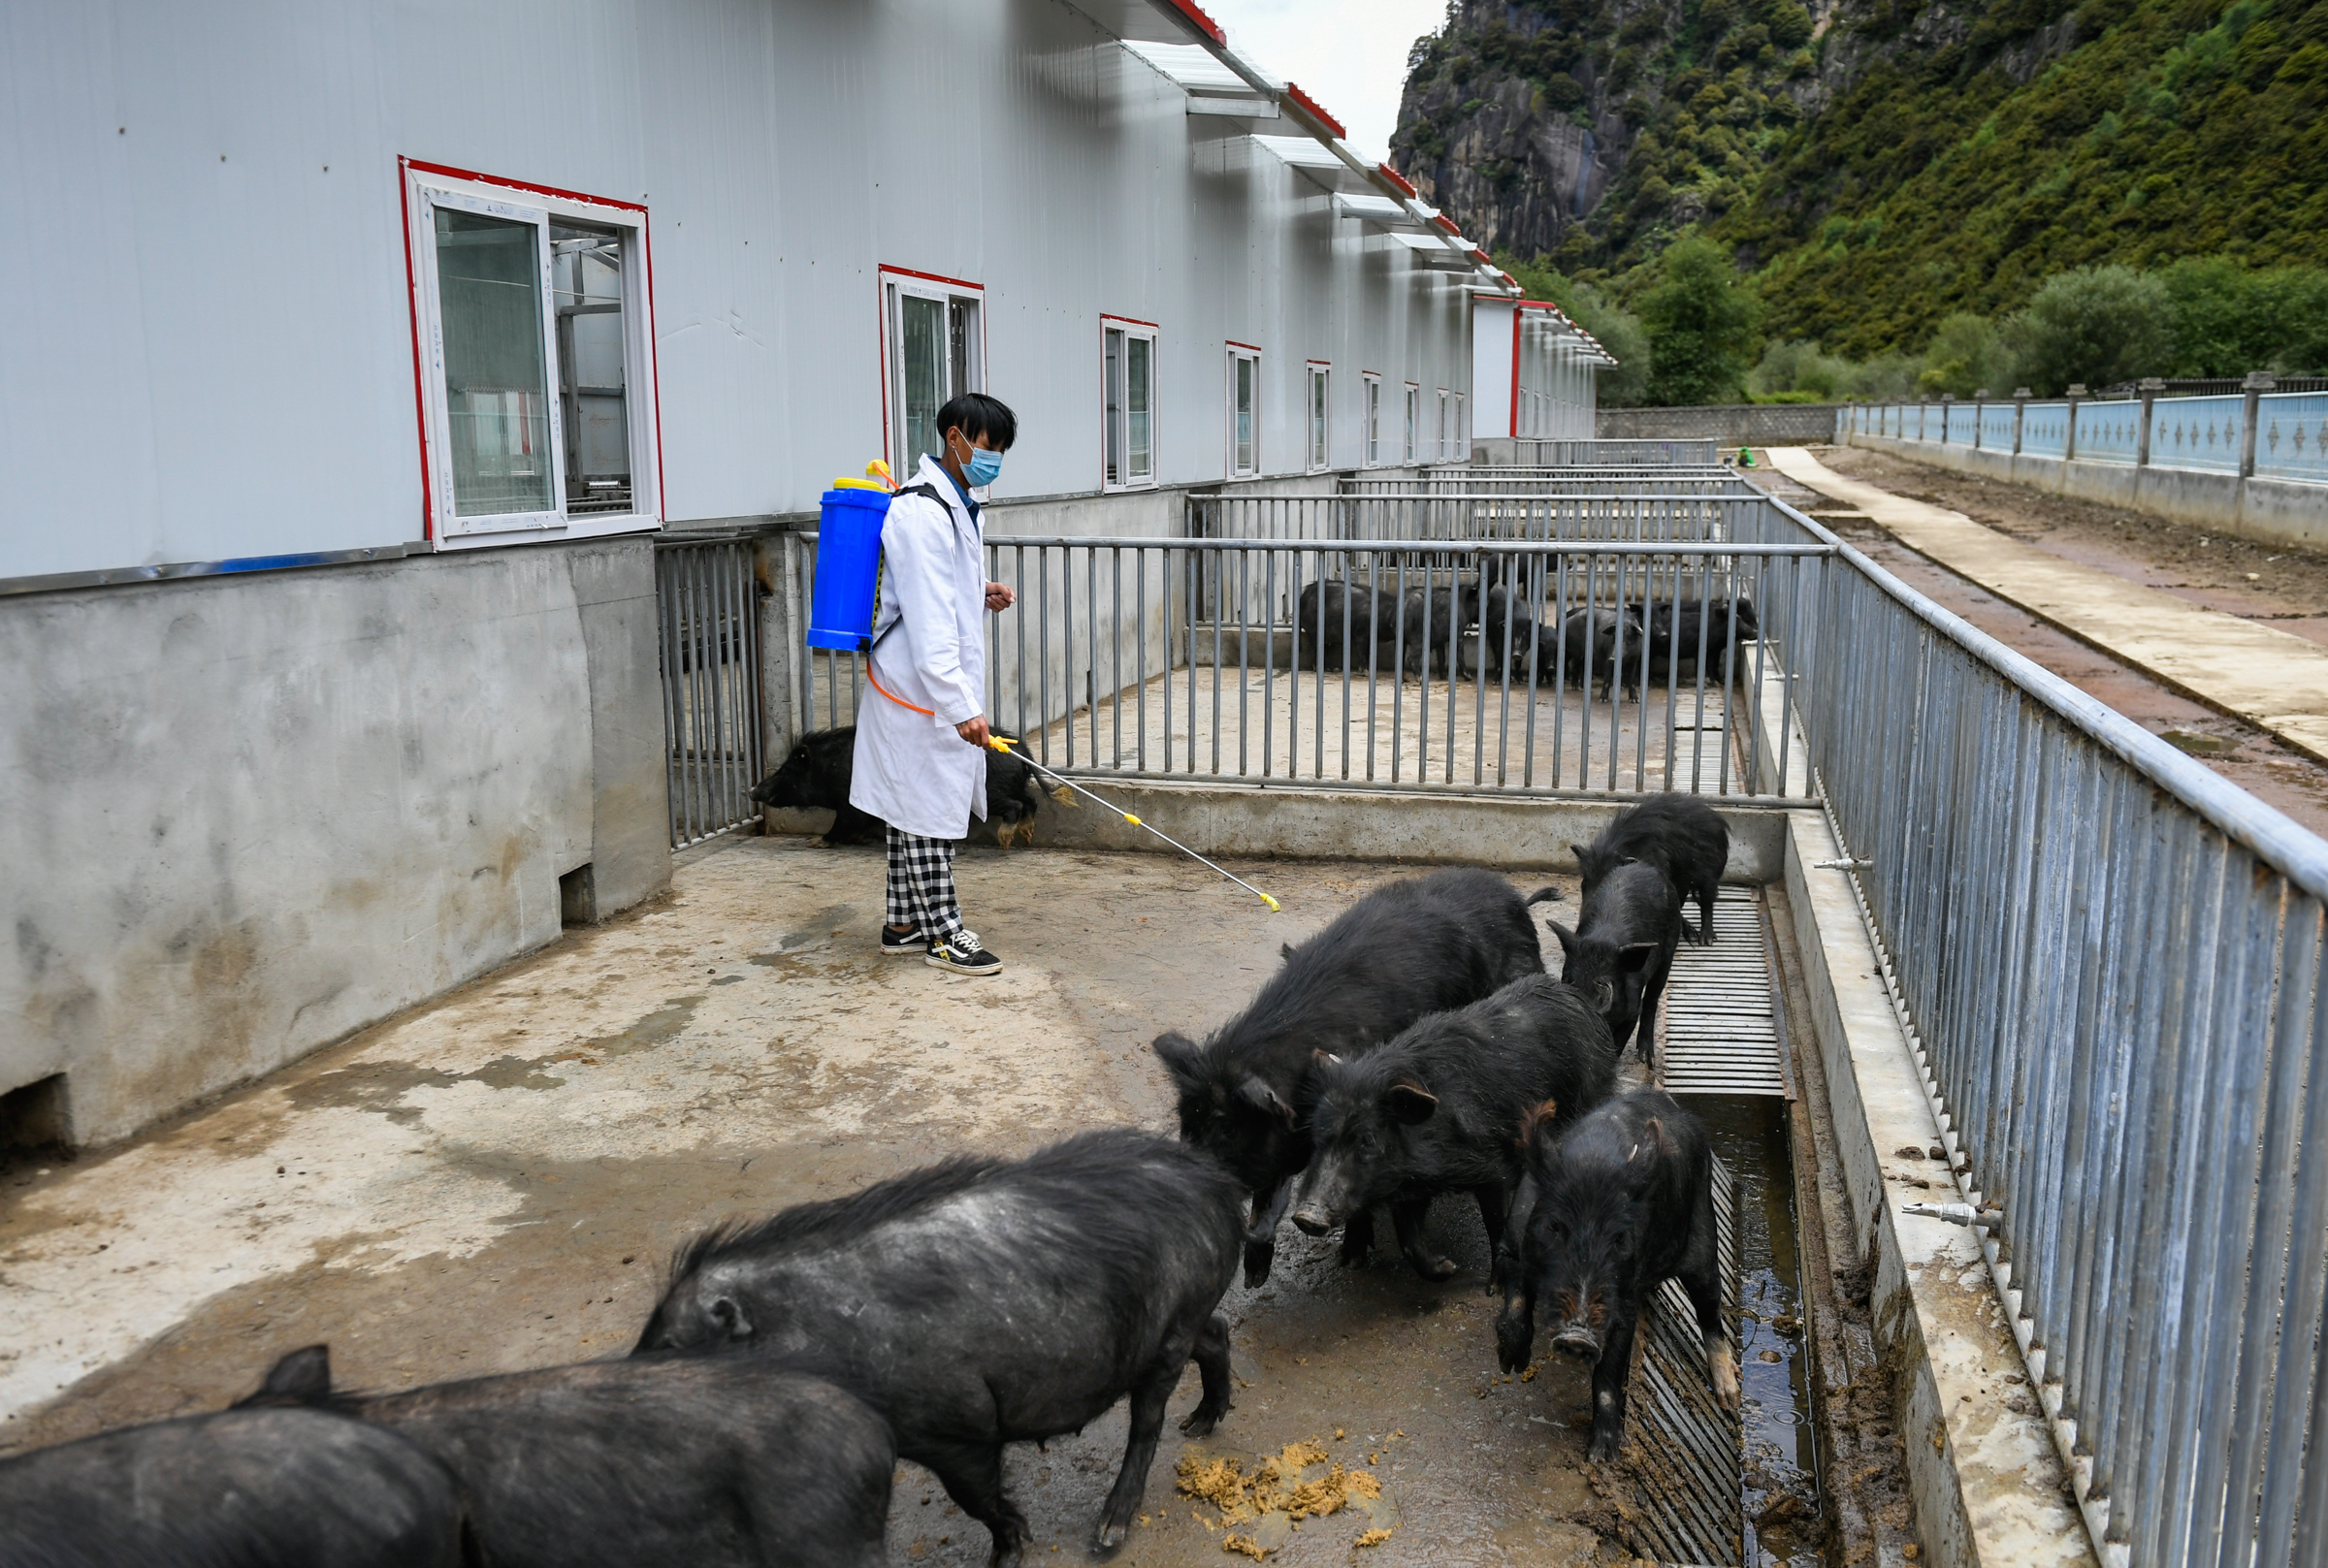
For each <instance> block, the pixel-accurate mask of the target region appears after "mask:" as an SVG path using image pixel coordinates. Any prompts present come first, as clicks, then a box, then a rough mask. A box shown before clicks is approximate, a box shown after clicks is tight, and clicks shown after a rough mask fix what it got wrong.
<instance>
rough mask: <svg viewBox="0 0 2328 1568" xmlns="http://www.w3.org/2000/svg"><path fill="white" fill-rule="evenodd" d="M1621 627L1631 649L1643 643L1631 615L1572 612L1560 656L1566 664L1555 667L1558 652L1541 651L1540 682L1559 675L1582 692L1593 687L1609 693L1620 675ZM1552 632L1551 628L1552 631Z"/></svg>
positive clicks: (1563, 630) (1545, 648)
mask: <svg viewBox="0 0 2328 1568" xmlns="http://www.w3.org/2000/svg"><path fill="white" fill-rule="evenodd" d="M1620 627H1621V628H1622V629H1623V632H1624V641H1625V644H1626V647H1627V649H1628V650H1629V651H1630V650H1631V648H1632V647H1633V645H1634V644H1636V643H1637V642H1638V641H1639V640H1640V635H1641V625H1640V622H1639V620H1638V619H1637V618H1636V617H1634V616H1633V615H1632V614H1631V613H1630V612H1627V613H1624V614H1619V613H1618V612H1617V611H1615V610H1571V611H1569V612H1568V619H1567V620H1566V621H1563V622H1562V623H1561V627H1560V640H1561V643H1562V648H1561V650H1560V654H1559V656H1560V657H1561V658H1562V659H1563V660H1564V661H1565V662H1563V663H1561V664H1559V665H1555V664H1554V663H1553V662H1552V660H1553V657H1554V650H1553V649H1552V648H1551V647H1550V646H1549V645H1548V644H1545V645H1542V646H1540V647H1539V651H1538V652H1537V654H1536V668H1537V670H1538V672H1539V673H1538V675H1537V679H1538V680H1542V679H1544V676H1543V675H1542V674H1541V673H1540V672H1543V671H1548V670H1549V671H1555V672H1556V673H1557V674H1558V675H1559V676H1560V678H1561V679H1562V680H1564V681H1566V682H1567V683H1568V684H1569V685H1571V686H1574V687H1577V688H1583V687H1585V686H1586V684H1587V683H1588V682H1589V683H1590V684H1591V685H1593V686H1596V687H1598V688H1601V690H1602V691H1603V692H1605V691H1606V690H1607V689H1608V688H1609V685H1610V683H1611V682H1613V681H1614V680H1615V679H1616V673H1617V641H1618V635H1617V634H1618V631H1619V629H1620ZM1548 629H1549V628H1547V630H1548Z"/></svg>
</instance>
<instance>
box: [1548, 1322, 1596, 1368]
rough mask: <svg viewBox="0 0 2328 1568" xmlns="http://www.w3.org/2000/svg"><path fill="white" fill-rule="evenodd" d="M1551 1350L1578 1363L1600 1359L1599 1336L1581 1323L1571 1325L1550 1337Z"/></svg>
mask: <svg viewBox="0 0 2328 1568" xmlns="http://www.w3.org/2000/svg"><path fill="white" fill-rule="evenodd" d="M1552 1348H1553V1349H1554V1350H1556V1351H1558V1352H1560V1354H1562V1355H1563V1356H1573V1357H1575V1358H1576V1360H1580V1361H1597V1360H1600V1359H1601V1336H1600V1335H1599V1334H1597V1333H1595V1332H1593V1331H1592V1329H1590V1328H1586V1327H1585V1326H1584V1325H1583V1324H1581V1323H1571V1324H1569V1325H1568V1326H1567V1327H1566V1328H1562V1329H1561V1330H1560V1332H1558V1333H1556V1334H1554V1335H1553V1336H1552Z"/></svg>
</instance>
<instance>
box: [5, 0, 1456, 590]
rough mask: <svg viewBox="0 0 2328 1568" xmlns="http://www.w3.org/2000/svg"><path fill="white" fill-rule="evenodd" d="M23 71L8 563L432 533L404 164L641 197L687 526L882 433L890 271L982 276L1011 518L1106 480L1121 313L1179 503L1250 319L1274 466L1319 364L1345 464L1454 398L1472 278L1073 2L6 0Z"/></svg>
mask: <svg viewBox="0 0 2328 1568" xmlns="http://www.w3.org/2000/svg"><path fill="white" fill-rule="evenodd" d="M0 61H4V62H5V68H4V69H0V125H4V126H5V128H6V129H5V134H0V200H5V202H6V204H7V206H8V208H9V209H10V211H11V212H12V214H13V216H14V221H12V222H11V223H10V224H9V225H8V228H7V237H6V239H5V240H0V246H4V247H5V256H6V266H7V272H8V275H9V280H10V281H9V286H8V288H7V289H6V290H4V291H0V343H4V344H5V345H6V352H5V355H4V356H0V453H4V454H5V461H6V464H7V471H8V474H9V483H8V484H7V485H6V486H5V487H0V579H5V578H16V577H26V576H38V575H45V574H49V573H59V572H80V571H90V570H99V569H108V568H118V567H126V566H137V565H154V564H164V563H174V562H186V561H206V560H229V559H239V558H245V557H253V556H270V555H278V554H299V553H307V552H315V551H333V550H346V549H355V548H363V547H369V546H378V545H385V544H394V543H403V542H409V541H416V540H418V539H419V538H420V537H421V536H422V528H421V483H420V457H419V434H418V428H417V423H416V417H415V412H414V389H413V346H412V336H411V328H410V322H409V315H408V309H407V297H406V283H405V267H404V234H403V227H402V217H401V214H400V207H399V178H398V169H397V158H398V155H399V154H404V155H407V156H410V157H412V158H415V159H418V160H422V161H425V162H431V163H438V164H447V165H452V166H455V167H459V168H463V169H469V170H475V171H479V172H482V173H486V174H490V175H496V176H504V177H509V178H515V179H521V180H526V181H531V182H534V183H538V184H543V185H550V186H555V187H560V188H564V189H567V190H573V191H577V192H580V193H583V194H586V195H594V196H603V197H611V198H616V199H621V200H626V201H633V202H644V203H645V204H646V206H647V208H648V211H649V223H650V233H651V241H652V247H653V261H654V285H655V289H654V292H655V305H656V328H657V335H658V352H659V370H660V376H661V387H662V396H661V410H660V416H661V427H662V433H663V471H664V479H665V483H666V486H667V497H666V518H667V520H668V521H671V522H684V521H690V520H703V519H716V518H728V517H746V516H754V515H762V514H767V513H772V512H785V511H797V510H804V509H807V508H809V507H812V506H814V504H815V501H816V496H817V494H818V492H819V491H820V490H822V489H823V488H824V485H825V484H826V483H827V482H828V481H829V480H830V478H831V477H832V476H833V475H834V474H836V473H840V472H851V471H855V470H856V469H857V467H858V466H859V465H861V464H863V463H864V462H865V461H866V460H867V459H869V458H872V457H874V456H876V455H878V454H879V452H880V451H881V446H882V419H881V410H882V400H883V389H882V386H881V383H880V356H879V352H878V341H879V340H878V333H879V309H878V286H877V282H876V269H877V268H878V267H879V266H881V265H883V264H888V265H892V266H900V267H908V268H913V269H916V270H919V271H922V272H936V273H942V274H945V275H947V276H950V277H956V278H962V279H966V280H969V281H973V282H978V283H983V284H984V285H986V289H987V294H986V308H987V312H988V319H987V329H986V347H987V353H988V365H989V373H988V386H989V389H990V390H991V391H993V392H994V393H996V394H997V395H998V396H1000V397H1002V398H1003V399H1005V400H1007V401H1009V402H1010V403H1012V404H1013V405H1014V406H1015V407H1016V408H1017V409H1018V413H1019V415H1020V417H1021V420H1022V424H1021V432H1022V433H1021V436H1020V441H1019V445H1018V449H1017V450H1016V451H1014V452H1013V454H1012V456H1011V460H1010V464H1009V466H1008V468H1007V469H1006V472H1005V477H1004V480H1003V482H1002V484H1001V486H1000V487H998V492H997V494H998V496H1001V497H1003V498H1008V497H1010V496H1035V495H1056V494H1061V493H1070V492H1078V491H1091V490H1095V489H1096V488H1097V487H1098V483H1099V464H1100V440H1101V423H1100V422H1101V393H1100V376H1101V361H1100V340H1099V334H1100V326H1099V318H1100V316H1101V314H1102V313H1103V312H1106V313H1110V314H1116V315H1122V316H1130V317H1135V318H1139V319H1143V320H1148V321H1154V322H1156V323H1158V324H1160V326H1161V328H1162V337H1161V342H1160V347H1159V387H1158V396H1159V412H1158V421H1157V439H1158V442H1159V478H1160V480H1161V481H1162V482H1163V483H1165V484H1168V485H1169V484H1175V483H1187V482H1199V481H1205V480H1212V479H1217V478H1219V477H1221V476H1222V472H1223V457H1224V441H1225V409H1224V403H1225V398H1226V390H1225V389H1226V376H1225V370H1224V355H1225V350H1224V341H1225V340H1226V339H1230V338H1236V339H1240V340H1243V341H1245V342H1250V343H1255V344H1258V345H1260V346H1261V347H1262V348H1263V350H1264V351H1265V355H1266V358H1265V360H1264V376H1265V380H1264V398H1263V404H1262V411H1263V423H1264V430H1263V442H1262V456H1263V464H1264V469H1265V471H1266V472H1268V473H1273V474H1281V473H1288V472H1294V471H1298V470H1299V469H1300V468H1301V467H1302V465H1303V462H1302V460H1303V457H1304V455H1305V454H1304V452H1303V449H1302V442H1301V439H1300V432H1299V428H1298V426H1297V423H1296V421H1297V419H1298V417H1299V409H1300V401H1301V396H1302V374H1303V367H1304V362H1305V361H1307V360H1310V359H1321V360H1329V361H1331V362H1332V363H1333V365H1334V380H1333V391H1334V397H1335V402H1336V409H1335V421H1334V437H1333V444H1334V462H1335V464H1337V465H1341V466H1355V465H1357V464H1358V462H1359V440H1360V431H1359V407H1360V401H1359V400H1360V397H1361V392H1360V372H1361V371H1365V370H1373V371H1378V372H1380V373H1381V374H1382V375H1383V377H1384V379H1385V382H1386V383H1387V385H1386V389H1385V390H1386V396H1385V399H1384V402H1385V409H1384V415H1385V423H1386V424H1391V423H1393V420H1394V416H1395V413H1396V410H1397V408H1398V406H1399V404H1398V392H1397V388H1398V386H1399V384H1400V383H1402V382H1405V381H1408V380H1412V381H1416V382H1419V383H1420V384H1421V385H1422V386H1423V388H1424V389H1425V392H1424V399H1425V404H1426V409H1427V410H1428V409H1429V407H1430V406H1431V404H1432V402H1433V394H1434V390H1435V389H1437V388H1439V387H1447V388H1450V389H1464V388H1469V387H1470V386H1471V367H1470V343H1469V336H1470V333H1469V323H1470V314H1469V300H1468V296H1467V295H1466V293H1465V292H1464V291H1465V288H1466V285H1467V283H1468V281H1469V279H1467V278H1466V277H1464V276H1462V275H1447V274H1433V273H1426V272H1421V271H1420V270H1419V269H1416V268H1414V267H1413V266H1412V265H1411V264H1410V263H1409V262H1408V261H1407V255H1406V253H1405V251H1404V250H1403V248H1402V247H1400V246H1399V245H1398V244H1397V243H1396V242H1395V241H1394V240H1391V239H1390V237H1388V236H1386V235H1383V234H1380V233H1378V232H1375V231H1373V230H1370V229H1368V228H1367V227H1365V226H1364V225H1362V224H1361V223H1359V222H1357V221H1356V220H1353V219H1337V218H1335V217H1334V216H1333V215H1332V211H1331V199H1330V198H1329V197H1328V195H1327V194H1326V192H1325V191H1323V190H1322V189H1320V188H1318V187H1317V186H1315V185H1314V184H1312V183H1310V181H1309V180H1308V179H1307V178H1305V177H1304V176H1300V175H1298V174H1296V173H1294V172H1293V171H1292V170H1290V169H1288V168H1286V167H1285V166H1284V165H1283V164H1281V163H1280V162H1278V161H1277V159H1275V158H1274V157H1272V156H1271V155H1270V154H1268V153H1267V152H1266V151H1263V150H1261V149H1260V148H1258V147H1256V146H1255V145H1254V144H1252V143H1251V142H1250V141H1249V140H1247V139H1246V138H1245V135H1244V131H1243V128H1242V126H1241V125H1240V124H1239V123H1238V122H1234V121H1228V120H1222V119H1216V118H1191V117H1190V116H1188V115H1187V114H1186V112H1185V110H1184V100H1183V97H1182V94H1181V92H1180V89H1179V88H1178V87H1176V86H1175V85H1173V84H1172V83H1171V82H1169V81H1167V80H1164V79H1163V78H1161V77H1160V76H1158V75H1156V74H1155V73H1154V72H1153V71H1151V70H1150V69H1149V68H1148V66H1147V65H1145V64H1143V63H1142V62H1141V61H1140V60H1139V59H1138V58H1137V57H1135V56H1133V55H1131V54H1129V53H1128V52H1127V51H1125V50H1124V49H1123V48H1121V47H1120V46H1119V45H1117V44H1116V43H1115V42H1114V41H1113V40H1112V39H1110V38H1109V37H1108V36H1107V35H1106V34H1104V33H1103V32H1102V31H1101V30H1100V29H1099V28H1098V26H1097V25H1096V24H1095V23H1093V22H1092V21H1091V20H1090V19H1089V18H1087V17H1086V16H1084V15H1083V13H1081V12H1079V11H1076V10H1074V9H1072V8H1071V7H1069V6H1067V5H1065V4H1062V3H1059V0H959V3H953V0H892V3H887V4H874V3H861V4H859V3H852V4H839V3H822V0H670V3H662V4H657V3H650V0H555V3H552V0H486V3H465V4H458V5H456V4H449V3H442V0H422V3H410V4H394V5H392V4H389V3H387V0H230V3H221V4H217V5H206V6H186V5H176V4H167V3H163V0H113V3H108V0H15V3H12V4H10V5H8V6H5V7H0ZM1264 63H1267V62H1264ZM1263 129H1265V130H1269V131H1274V132H1276V133H1277V134H1288V133H1290V132H1291V131H1292V129H1293V127H1292V126H1291V124H1290V122H1288V121H1283V120H1279V121H1276V122H1268V123H1266V124H1265V125H1264V126H1263ZM1393 445H1394V443H1393V439H1392V432H1390V431H1386V432H1385V449H1386V451H1388V450H1390V449H1391V448H1392V446H1393Z"/></svg>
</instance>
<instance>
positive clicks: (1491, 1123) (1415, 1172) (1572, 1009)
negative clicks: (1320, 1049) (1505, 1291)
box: [1293, 975, 1616, 1279]
mask: <svg viewBox="0 0 2328 1568" xmlns="http://www.w3.org/2000/svg"><path fill="white" fill-rule="evenodd" d="M1615 1060H1616V1051H1615V1049H1614V1048H1613V1047H1612V1046H1611V1045H1610V1043H1609V1039H1608V1026H1607V1025H1606V1024H1604V1023H1602V1022H1601V1015H1600V1014H1599V1013H1597V1012H1595V1011H1594V1010H1593V1009H1592V1008H1590V1007H1589V1006H1587V1005H1586V1003H1585V1001H1584V999H1583V998H1582V997H1581V996H1579V995H1578V994H1577V993H1576V992H1575V991H1574V990H1572V989H1570V988H1569V987H1568V986H1565V985H1562V984H1561V983H1559V982H1558V981H1557V980H1554V979H1551V978H1549V977H1548V976H1542V975H1531V976H1528V977H1527V978H1526V979H1520V980H1514V981H1513V982H1512V983H1511V984H1509V985H1507V986H1505V987H1504V989H1503V990H1501V991H1498V992H1497V993H1496V994H1495V995H1494V996H1491V997H1489V998H1488V999H1487V1000H1486V1001H1484V1002H1474V1003H1472V1004H1471V1006H1470V1007H1468V1008H1456V1009H1454V1010H1453V1011H1450V1012H1435V1013H1432V1014H1431V1015H1430V1016H1429V1017H1427V1018H1424V1019H1422V1020H1421V1021H1419V1022H1417V1023H1415V1024H1414V1025H1412V1026H1411V1027H1409V1028H1408V1029H1407V1030H1406V1031H1405V1032H1404V1033H1402V1034H1401V1035H1400V1036H1399V1038H1398V1039H1396V1040H1391V1041H1390V1042H1389V1043H1388V1044H1385V1045H1382V1046H1378V1047H1377V1048H1375V1049H1374V1050H1372V1051H1369V1052H1368V1053H1367V1054H1366V1055H1364V1056H1362V1057H1360V1058H1358V1059H1357V1060H1356V1061H1354V1062H1329V1063H1327V1064H1326V1067H1325V1072H1324V1078H1325V1083H1324V1088H1323V1090H1322V1092H1321V1093H1320V1094H1319V1096H1318V1100H1317V1105H1316V1108H1315V1109H1314V1110H1312V1111H1311V1112H1310V1140H1311V1142H1312V1143H1313V1144H1314V1145H1315V1146H1316V1151H1317V1152H1316V1153H1315V1154H1313V1155H1312V1156H1311V1157H1310V1168H1308V1169H1307V1170H1305V1171H1303V1172H1302V1185H1301V1195H1300V1197H1299V1198H1298V1199H1297V1200H1296V1201H1295V1204H1294V1210H1293V1223H1294V1224H1296V1225H1298V1226H1300V1227H1301V1228H1302V1229H1303V1230H1304V1231H1307V1232H1310V1234H1311V1235H1324V1234H1325V1233H1326V1232H1328V1231H1330V1230H1332V1229H1333V1228H1334V1227H1336V1226H1338V1225H1342V1224H1345V1223H1346V1222H1348V1221H1349V1220H1350V1219H1351V1218H1353V1217H1354V1216H1356V1215H1358V1214H1360V1213H1363V1212H1365V1211H1366V1210H1367V1209H1369V1208H1371V1207H1372V1206H1373V1205H1374V1204H1376V1203H1388V1204H1390V1205H1391V1210H1390V1212H1391V1218H1392V1220H1393V1222H1394V1223H1395V1224H1396V1225H1397V1227H1398V1232H1399V1248H1400V1250H1401V1251H1402V1252H1404V1253H1405V1254H1406V1255H1407V1263H1409V1264H1412V1265H1413V1267H1414V1271H1415V1272H1416V1273H1418V1274H1420V1275H1422V1276H1423V1277H1424V1278H1425V1279H1445V1278H1446V1277H1447V1276H1448V1275H1450V1274H1452V1273H1454V1272H1455V1261H1454V1260H1453V1259H1451V1258H1443V1257H1432V1256H1430V1255H1429V1254H1428V1253H1427V1252H1425V1250H1424V1248H1423V1237H1422V1219H1423V1213H1424V1210H1425V1209H1426V1208H1428V1207H1429V1205H1430V1200H1432V1198H1433V1197H1435V1196H1437V1195H1438V1194H1439V1193H1443V1192H1456V1191H1468V1192H1470V1193H1471V1196H1472V1198H1473V1199H1475V1200H1477V1202H1478V1204H1479V1218H1480V1221H1481V1223H1483V1224H1484V1225H1485V1226H1486V1227H1487V1244H1488V1248H1489V1250H1490V1252H1491V1253H1492V1252H1493V1251H1494V1250H1495V1248H1496V1247H1497V1245H1498V1244H1499V1243H1500V1242H1501V1241H1502V1240H1503V1238H1504V1204H1505V1202H1506V1200H1507V1198H1508V1196H1509V1193H1510V1189H1511V1186H1512V1184H1513V1183H1514V1182H1516V1181H1518V1180H1519V1175H1520V1159H1519V1144H1518V1140H1517V1139H1516V1137H1515V1136H1514V1135H1515V1133H1516V1132H1517V1130H1518V1128H1519V1126H1520V1122H1521V1120H1522V1118H1523V1117H1525V1116H1526V1115H1527V1114H1528V1112H1529V1110H1530V1109H1531V1108H1532V1107H1534V1106H1536V1105H1540V1104H1545V1103H1547V1102H1550V1103H1553V1104H1557V1105H1558V1106H1559V1115H1560V1117H1561V1118H1562V1119H1563V1125H1565V1124H1566V1122H1567V1121H1570V1120H1573V1119H1575V1118H1576V1117H1578V1116H1581V1115H1583V1114H1584V1113H1585V1112H1586V1111H1588V1110H1590V1109H1592V1108H1593V1107H1594V1106H1595V1105H1598V1104H1600V1103H1601V1101H1603V1100H1606V1099H1607V1098H1608V1096H1609V1093H1610V1091H1611V1090H1612V1089H1613V1088H1614V1087H1615V1082H1616V1079H1615V1073H1614V1071H1613V1069H1612V1067H1611V1064H1612V1063H1613V1062H1614V1061H1615Z"/></svg>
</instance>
